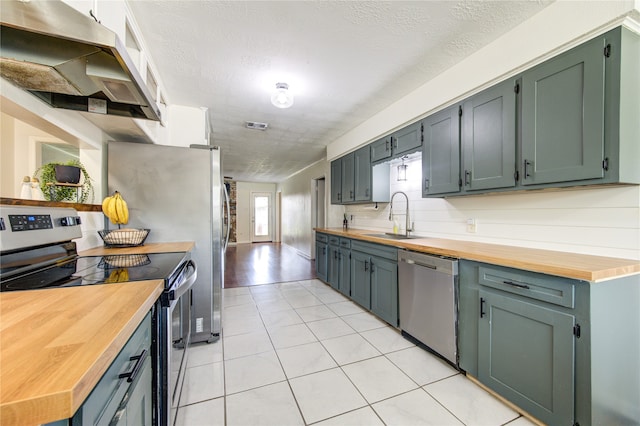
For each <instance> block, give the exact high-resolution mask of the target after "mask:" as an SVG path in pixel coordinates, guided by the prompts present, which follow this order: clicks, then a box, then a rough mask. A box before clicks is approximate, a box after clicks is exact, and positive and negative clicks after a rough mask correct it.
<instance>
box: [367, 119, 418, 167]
mask: <svg viewBox="0 0 640 426" xmlns="http://www.w3.org/2000/svg"><path fill="white" fill-rule="evenodd" d="M370 146H371V163H372V164H375V163H379V162H381V161H383V160H385V161H388V160H392V159H394V158H399V157H401V156H402V155H404V154H410V153H412V152H415V151H417V150H418V149H419V148H420V147H421V146H422V123H420V122H419V121H418V122H416V123H413V124H410V125H408V126H407V127H404V128H402V129H400V130H396V131H395V132H393V133H392V134H391V135H388V136H386V137H384V138H382V139H378V140H377V141H375V142H373V143H371V145H370Z"/></svg>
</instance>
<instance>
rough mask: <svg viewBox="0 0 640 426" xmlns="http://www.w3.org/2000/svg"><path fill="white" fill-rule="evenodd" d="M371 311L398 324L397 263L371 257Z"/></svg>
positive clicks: (394, 324)
mask: <svg viewBox="0 0 640 426" xmlns="http://www.w3.org/2000/svg"><path fill="white" fill-rule="evenodd" d="M371 311H372V312H373V313H374V314H376V315H378V316H379V317H380V318H382V319H383V320H385V321H386V322H388V323H389V324H391V325H392V326H394V327H397V326H398V263H397V262H390V261H388V260H384V259H381V258H379V257H372V258H371Z"/></svg>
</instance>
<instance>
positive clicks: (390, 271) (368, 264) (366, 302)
mask: <svg viewBox="0 0 640 426" xmlns="http://www.w3.org/2000/svg"><path fill="white" fill-rule="evenodd" d="M351 299H352V300H353V301H354V302H356V303H358V304H359V305H361V306H363V307H364V308H366V309H369V310H370V311H371V312H372V313H373V314H375V315H377V316H378V317H379V318H380V319H382V320H384V321H386V322H388V323H389V324H391V325H392V326H394V327H397V326H398V249H396V248H395V247H388V246H384V245H380V244H373V243H368V242H363V241H357V240H353V241H352V243H351Z"/></svg>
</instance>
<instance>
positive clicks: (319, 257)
mask: <svg viewBox="0 0 640 426" xmlns="http://www.w3.org/2000/svg"><path fill="white" fill-rule="evenodd" d="M319 236H324V235H319ZM324 237H325V238H326V236H324ZM328 248H329V246H328V245H327V243H325V242H322V241H316V275H317V276H318V278H320V279H321V280H322V281H324V282H327V278H328V269H327V268H328V263H327V259H328V257H329V253H328Z"/></svg>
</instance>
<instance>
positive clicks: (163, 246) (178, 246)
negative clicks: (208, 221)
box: [78, 241, 195, 256]
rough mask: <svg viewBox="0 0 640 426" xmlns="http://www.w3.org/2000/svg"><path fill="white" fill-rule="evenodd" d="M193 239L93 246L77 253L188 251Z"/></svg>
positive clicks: (85, 254)
mask: <svg viewBox="0 0 640 426" xmlns="http://www.w3.org/2000/svg"><path fill="white" fill-rule="evenodd" d="M194 247H195V243H194V242H193V241H185V242H177V243H145V244H144V245H142V246H136V247H126V248H107V247H104V246H102V247H93V248H90V249H88V250H85V251H81V252H80V253H78V254H79V255H80V256H107V255H111V254H151V253H172V252H188V251H191V250H193V248H194Z"/></svg>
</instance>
